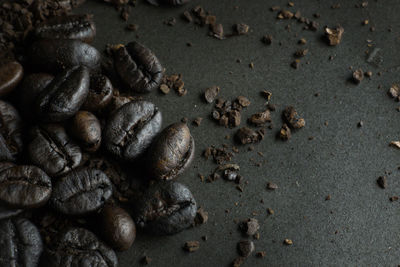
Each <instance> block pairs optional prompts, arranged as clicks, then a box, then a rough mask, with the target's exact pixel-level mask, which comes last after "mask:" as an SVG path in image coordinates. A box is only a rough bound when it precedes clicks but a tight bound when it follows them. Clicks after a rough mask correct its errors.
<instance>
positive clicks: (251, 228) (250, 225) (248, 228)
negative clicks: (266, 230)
mask: <svg viewBox="0 0 400 267" xmlns="http://www.w3.org/2000/svg"><path fill="white" fill-rule="evenodd" d="M240 228H241V229H242V230H243V232H244V233H246V234H247V235H248V236H252V235H255V234H256V233H257V231H258V230H259V229H260V224H259V223H258V220H257V219H255V218H249V219H247V220H246V221H244V222H242V223H241V224H240Z"/></svg>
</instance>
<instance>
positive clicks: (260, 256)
mask: <svg viewBox="0 0 400 267" xmlns="http://www.w3.org/2000/svg"><path fill="white" fill-rule="evenodd" d="M266 255H267V252H265V251H258V252H257V253H256V257H257V258H264V257H265V256H266Z"/></svg>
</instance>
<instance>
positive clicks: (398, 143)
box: [389, 141, 400, 149]
mask: <svg viewBox="0 0 400 267" xmlns="http://www.w3.org/2000/svg"><path fill="white" fill-rule="evenodd" d="M389 146H392V147H395V148H398V149H400V141H392V142H390V143H389Z"/></svg>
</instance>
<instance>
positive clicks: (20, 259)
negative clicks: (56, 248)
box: [0, 218, 43, 267]
mask: <svg viewBox="0 0 400 267" xmlns="http://www.w3.org/2000/svg"><path fill="white" fill-rule="evenodd" d="M42 250H43V242H42V238H41V237H40V233H39V230H38V229H37V228H36V226H35V225H34V224H32V223H31V222H30V221H28V220H27V219H23V218H19V219H8V220H2V221H0V266H4V267H5V266H10V267H11V266H12V267H15V266H23V267H36V266H38V264H39V259H40V255H41V254H42Z"/></svg>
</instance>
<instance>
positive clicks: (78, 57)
mask: <svg viewBox="0 0 400 267" xmlns="http://www.w3.org/2000/svg"><path fill="white" fill-rule="evenodd" d="M29 58H30V62H31V63H32V65H33V67H35V68H37V69H40V70H45V71H49V72H51V73H57V72H59V71H63V70H66V69H70V68H72V67H76V66H85V67H87V68H89V69H91V70H96V69H98V68H99V67H100V60H101V54H100V52H99V51H97V49H96V48H94V47H93V46H90V45H88V44H86V43H84V42H82V41H79V40H68V39H42V40H38V41H36V42H34V43H33V44H32V46H31V47H30V49H29Z"/></svg>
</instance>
